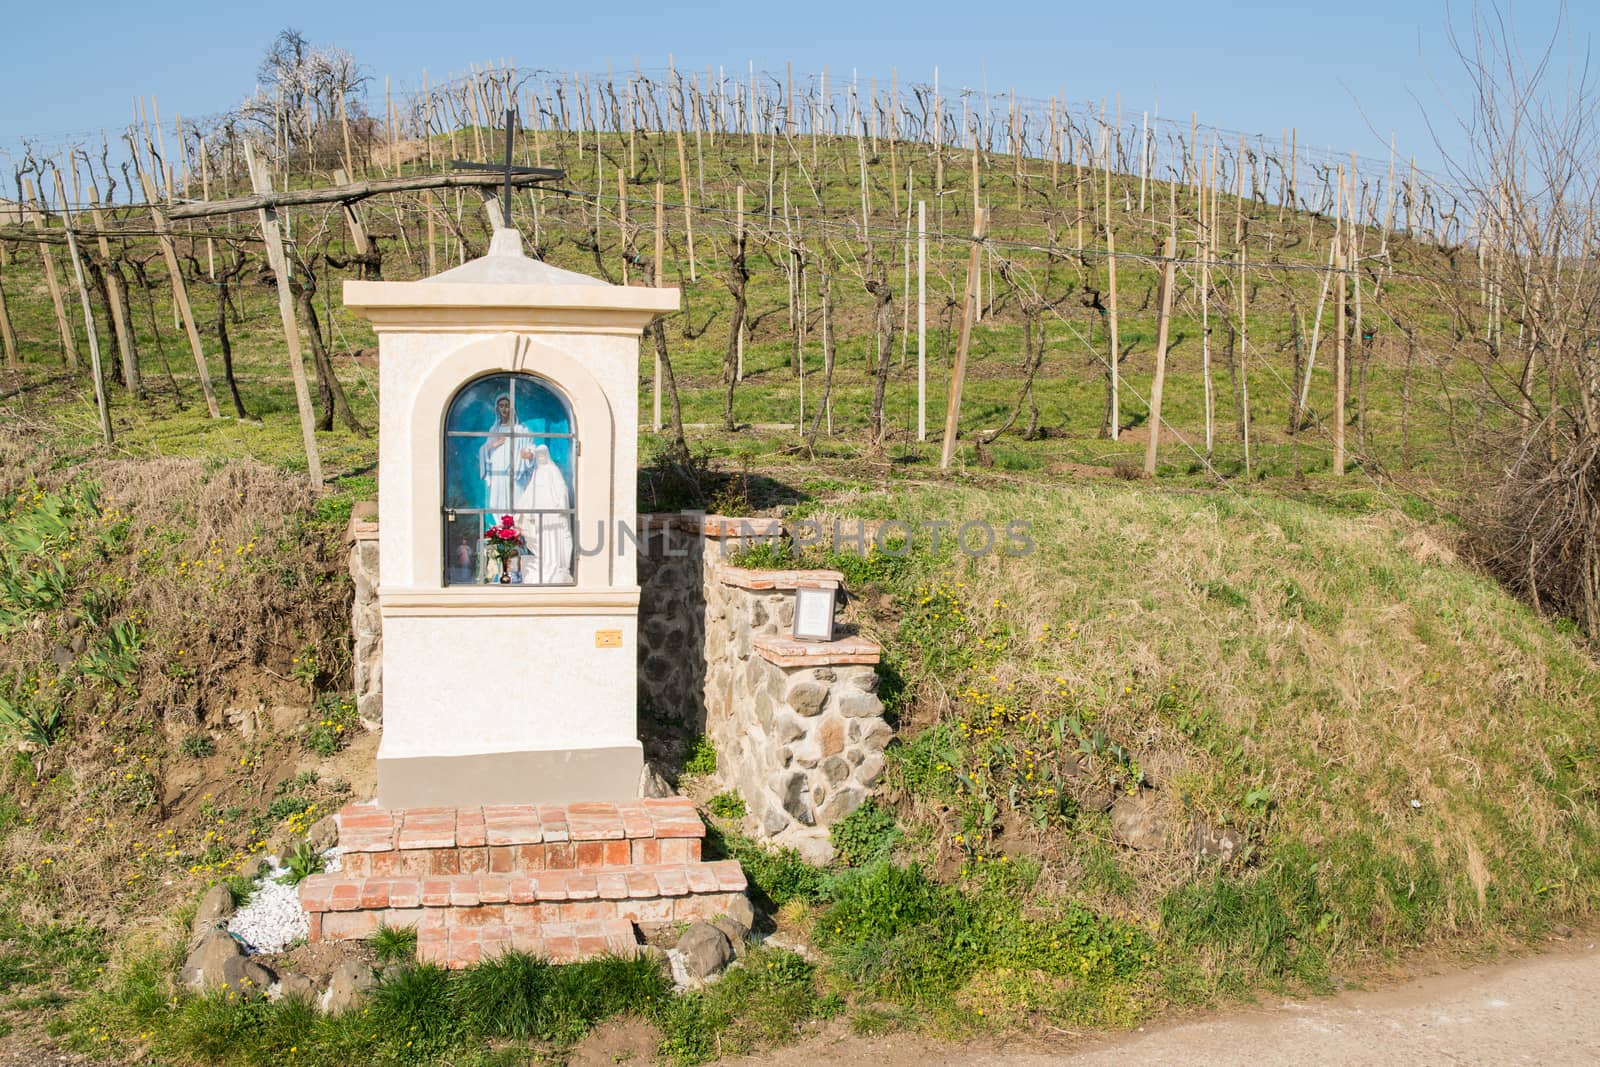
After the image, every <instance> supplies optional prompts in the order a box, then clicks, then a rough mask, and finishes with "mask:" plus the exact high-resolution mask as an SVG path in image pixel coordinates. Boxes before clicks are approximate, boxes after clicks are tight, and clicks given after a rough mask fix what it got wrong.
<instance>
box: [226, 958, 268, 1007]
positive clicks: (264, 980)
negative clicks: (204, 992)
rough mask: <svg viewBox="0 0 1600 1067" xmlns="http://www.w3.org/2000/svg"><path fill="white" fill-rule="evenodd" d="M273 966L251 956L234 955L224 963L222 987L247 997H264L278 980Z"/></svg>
mask: <svg viewBox="0 0 1600 1067" xmlns="http://www.w3.org/2000/svg"><path fill="white" fill-rule="evenodd" d="M277 980H278V976H277V975H276V974H273V973H272V968H270V967H268V966H266V965H265V964H263V963H260V962H258V961H256V960H254V959H251V958H250V957H249V956H234V957H233V958H232V959H230V960H228V961H226V962H225V963H223V965H222V987H223V988H224V989H228V990H231V991H233V992H235V993H239V994H241V995H243V996H246V997H264V996H266V995H267V993H268V992H269V991H270V990H271V989H272V986H273V984H274V983H275V982H277Z"/></svg>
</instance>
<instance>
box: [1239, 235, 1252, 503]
mask: <svg viewBox="0 0 1600 1067" xmlns="http://www.w3.org/2000/svg"><path fill="white" fill-rule="evenodd" d="M1248 289H1249V284H1248V282H1247V281H1246V278H1245V249H1244V246H1243V245H1240V246H1239V436H1240V438H1241V439H1242V440H1243V442H1244V476H1245V477H1246V478H1249V477H1250V363H1249V359H1248V357H1247V354H1246V353H1247V350H1248V347H1249V346H1248V343H1247V342H1248V341H1249V337H1250V326H1249V322H1248V321H1247V319H1246V316H1245V296H1246V293H1247V292H1248Z"/></svg>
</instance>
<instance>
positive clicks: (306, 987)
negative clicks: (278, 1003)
mask: <svg viewBox="0 0 1600 1067" xmlns="http://www.w3.org/2000/svg"><path fill="white" fill-rule="evenodd" d="M271 995H272V996H273V998H274V999H276V1000H282V999H283V998H285V997H287V998H288V999H290V1000H298V1001H301V1002H303V1003H306V1004H313V1003H315V1002H316V999H317V983H315V982H313V981H312V980H311V979H310V978H308V977H307V976H305V975H303V974H300V973H299V972H297V971H290V972H288V973H287V974H281V975H279V976H278V984H277V986H276V988H275V989H274V990H273V991H272V994H271Z"/></svg>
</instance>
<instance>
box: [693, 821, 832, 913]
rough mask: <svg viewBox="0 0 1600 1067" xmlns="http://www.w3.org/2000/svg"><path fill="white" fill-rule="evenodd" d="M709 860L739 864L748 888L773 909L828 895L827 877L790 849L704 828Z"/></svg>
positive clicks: (813, 901) (828, 876)
mask: <svg viewBox="0 0 1600 1067" xmlns="http://www.w3.org/2000/svg"><path fill="white" fill-rule="evenodd" d="M706 850H707V854H708V857H709V858H716V857H726V858H728V859H734V860H738V861H739V866H741V867H743V868H744V873H745V877H746V878H747V879H748V880H749V883H750V888H751V890H752V891H753V892H755V893H756V894H757V896H758V898H759V897H765V898H766V900H768V901H770V902H771V903H772V904H773V905H776V906H780V907H781V906H782V905H784V904H787V903H789V902H790V901H791V900H800V901H805V902H807V903H815V902H817V901H820V900H823V899H825V898H826V896H827V894H828V886H829V881H830V875H829V874H828V872H827V871H822V870H818V869H817V868H816V867H813V866H811V865H810V864H809V863H807V862H806V861H805V860H803V859H801V858H800V853H798V852H796V851H795V850H794V849H792V848H780V849H770V848H767V847H766V846H764V845H760V844H757V843H756V842H754V841H752V840H750V839H749V838H747V837H741V836H739V835H738V834H733V833H724V832H723V831H722V830H720V829H718V828H717V827H715V826H708V827H706Z"/></svg>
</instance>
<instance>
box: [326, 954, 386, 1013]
mask: <svg viewBox="0 0 1600 1067" xmlns="http://www.w3.org/2000/svg"><path fill="white" fill-rule="evenodd" d="M377 983H378V976H377V975H376V974H374V973H373V970H372V968H371V967H368V966H367V965H366V964H364V963H357V962H355V961H353V960H347V961H345V962H344V963H341V964H339V966H337V967H335V968H334V969H333V977H332V978H330V979H328V991H327V992H326V993H323V994H322V1010H323V1012H324V1013H325V1014H327V1015H342V1014H343V1013H344V1012H347V1011H349V1010H350V1009H351V1008H353V1007H355V1006H356V1005H358V1004H360V1003H361V999H362V997H363V996H364V995H365V994H366V992H367V990H369V989H371V988H372V987H373V986H375V985H377Z"/></svg>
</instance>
